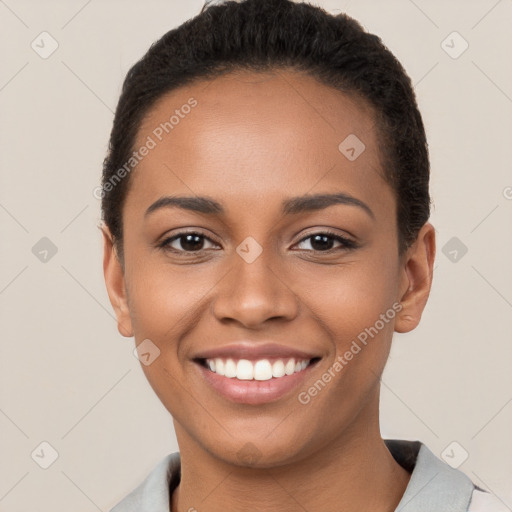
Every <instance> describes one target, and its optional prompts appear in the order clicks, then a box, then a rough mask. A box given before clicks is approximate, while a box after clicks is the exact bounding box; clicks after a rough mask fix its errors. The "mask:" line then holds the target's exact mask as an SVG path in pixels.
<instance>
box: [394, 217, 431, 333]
mask: <svg viewBox="0 0 512 512" xmlns="http://www.w3.org/2000/svg"><path fill="white" fill-rule="evenodd" d="M435 253H436V236H435V229H434V226H432V224H430V223H429V222H427V223H426V224H425V225H424V226H423V227H422V228H421V229H420V231H419V233H418V237H417V239H416V241H415V242H414V244H413V245H412V246H411V247H410V248H409V249H408V250H407V252H406V254H405V256H404V257H403V263H402V265H401V282H400V297H401V299H400V303H401V305H402V309H401V310H400V312H399V313H398V314H397V316H396V321H395V331H396V332H409V331H412V330H413V329H414V328H416V326H417V325H418V324H419V322H420V319H421V315H422V313H423V309H424V308H425V305H426V304H427V299H428V296H429V294H430V288H431V286H432V272H433V266H434V258H435Z"/></svg>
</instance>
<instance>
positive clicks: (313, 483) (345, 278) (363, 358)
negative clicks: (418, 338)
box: [102, 0, 499, 512]
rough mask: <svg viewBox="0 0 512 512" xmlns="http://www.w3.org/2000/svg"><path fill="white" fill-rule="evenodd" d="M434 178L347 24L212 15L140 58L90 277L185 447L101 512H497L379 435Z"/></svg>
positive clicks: (340, 19) (423, 259)
mask: <svg viewBox="0 0 512 512" xmlns="http://www.w3.org/2000/svg"><path fill="white" fill-rule="evenodd" d="M428 183H429V159H428V150H427V143H426V139H425V132H424V127H423V123H422V119H421V116H420V113H419V111H418V108H417V105H416V100H415V96H414V92H413V90H412V87H411V82H410V79H409V78H408V76H407V75H406V73H405V71H404V70H403V68H402V66H401V65H400V63H399V62H398V61H397V60H396V59H395V57H394V56H393V55H392V54H391V53H390V52H389V50H387V48H386V47H385V46H384V45H383V44H382V43H381V41H380V39H379V38H377V37H376V36H375V35H372V34H368V33H366V32H365V31H364V30H363V29H362V27H361V26H360V25H359V24H358V23H357V22H356V21H354V20H353V19H351V18H349V17H347V16H346V15H338V16H332V15H329V14H328V13H326V12H325V11H323V10H321V9H319V8H317V7H313V6H311V5H308V4H302V3H294V2H290V1H288V0H246V1H243V2H239V3H236V2H227V3H225V4H221V5H215V6H209V7H208V8H206V9H204V10H203V12H202V13H201V14H200V15H199V16H197V17H195V18H193V19H192V20H189V21H188V22H186V23H184V24H183V25H181V26H180V27H178V28H177V29H175V30H172V31H170V32H168V33H167V34H165V35H164V36H163V37H162V38H161V39H160V40H159V41H157V42H156V43H155V44H154V45H153V46H152V47H151V48H150V49H149V51H148V52H147V54H146V55H145V56H144V57H143V58H142V59H141V60H140V61H139V62H138V63H137V64H136V65H135V66H134V67H133V68H132V69H131V70H130V71H129V73H128V75H127V77H126V80H125V83H124V86H123V91H122V95H121V98H120V100H119V104H118V107H117V111H116V115H115V119H114V126H113V130H112V134H111V140H110V148H109V153H108V156H107V158H106V160H105V165H104V173H103V184H102V188H103V199H102V209H103V219H104V227H103V233H104V247H105V251H104V272H105V281H106V286H107V290H108V294H109V297H110V300H111V303H112V305H113V307H114V309H115V312H116V315H117V320H118V328H119V331H120V333H121V334H122V335H123V336H127V337H131V336H134V337H135V340H136V343H137V352H138V355H139V359H140V361H141V363H142V368H143V370H144V372H145V374H146V376H147V378H148V380H149V382H150V384H151V386H152V387H153V389H154V391H155V392H156V394H157V395H158V397H159V398H160V400H161V401H162V403H163V404H164V406H165V407H166V408H167V409H168V411H169V412H170V413H171V415H172V417H173V420H174V426H175V430H176V436H177V440H178V444H179V449H180V451H179V453H174V454H171V455H169V456H167V457H166V458H165V459H163V460H162V462H161V463H160V464H159V465H158V466H157V467H156V468H155V469H154V470H153V471H152V473H151V474H150V475H149V476H148V478H147V479H146V480H145V481H144V482H143V483H142V484H141V485H140V486H139V487H138V488H137V489H136V490H135V491H133V492H132V493H131V494H130V495H129V496H127V497H126V498H125V499H124V500H123V501H122V502H121V503H120V504H119V505H117V506H116V507H115V508H114V509H113V510H114V511H115V512H126V511H135V510H137V511H144V512H150V511H151V512H153V511H154V512H157V511H158V512H163V511H172V512H178V511H179V512H182V511H194V510H197V511H199V512H201V511H203V510H204V511H211V512H213V511H220V510H222V511H226V510H228V511H233V510H244V511H256V510H258V511H259V510H276V511H285V510H286V511H289V510H307V511H322V512H329V511H338V510H344V511H356V510H357V511H360V510H370V509H371V510H372V511H374V512H381V511H382V512H384V511H392V510H403V511H411V512H412V511H420V510H421V511H427V510H429V511H430V510H431V511H436V512H439V511H441V510H453V511H466V510H470V511H472V512H475V511H477V510H483V509H482V507H484V508H485V510H487V511H491V510H499V508H498V506H497V505H496V504H495V501H493V498H492V497H490V495H488V494H487V493H484V492H482V491H481V490H478V489H477V488H476V487H475V486H474V485H473V483H472V482H471V481H470V479H469V478H468V477H467V476H465V475H464V474H463V473H462V472H460V471H458V470H455V469H452V468H450V467H449V466H448V465H446V464H444V463H443V462H441V461H440V460H438V459H437V458H436V457H435V456H434V455H433V454H432V453H431V452H430V451H429V450H428V448H427V447H426V446H425V445H423V444H422V443H419V442H406V441H390V440H386V441H384V440H383V439H382V437H381V435H380V430H379V383H380V377H381V374H382V372H383V369H384V366H385V363H386V359H387V357H388V354H389V350H390V345H391V340H392V336H393V332H395V331H396V332H401V333H405V332H409V331H411V330H413V329H414V328H415V327H416V326H417V325H418V323H419V321H420V318H421V314H422V311H423V309H424V307H425V304H426V302H427V299H428V295H429V292H430V288H431V282H432V268H433V262H434V254H435V232H434V228H433V226H432V225H431V224H430V223H429V222H428V219H429V213H430V197H429V191H428Z"/></svg>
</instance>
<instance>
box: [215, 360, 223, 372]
mask: <svg viewBox="0 0 512 512" xmlns="http://www.w3.org/2000/svg"><path fill="white" fill-rule="evenodd" d="M213 371H214V372H215V373H218V374H219V375H224V361H223V360H222V359H220V358H217V359H215V370H213Z"/></svg>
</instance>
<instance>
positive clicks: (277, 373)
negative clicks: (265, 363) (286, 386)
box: [272, 360, 284, 377]
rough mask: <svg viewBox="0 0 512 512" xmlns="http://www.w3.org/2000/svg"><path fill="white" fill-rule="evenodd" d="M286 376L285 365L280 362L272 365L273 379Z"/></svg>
mask: <svg viewBox="0 0 512 512" xmlns="http://www.w3.org/2000/svg"><path fill="white" fill-rule="evenodd" d="M283 375H284V363H283V361H281V360H279V361H276V362H275V363H274V364H273V365H272V377H282V376H283Z"/></svg>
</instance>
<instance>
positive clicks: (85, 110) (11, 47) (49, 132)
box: [0, 0, 512, 512]
mask: <svg viewBox="0 0 512 512" xmlns="http://www.w3.org/2000/svg"><path fill="white" fill-rule="evenodd" d="M384 4H385V6H386V7H385V8H383V5H384ZM319 5H321V6H323V7H325V8H326V9H328V10H330V11H331V12H336V11H345V12H347V13H348V14H350V15H352V16H354V17H356V18H357V19H359V20H360V21H361V22H362V23H363V24H364V26H365V27H366V28H367V29H369V30H370V31H372V32H375V33H377V34H378V35H379V36H381V37H382V39H383V40H384V42H385V43H386V44H387V45H388V46H389V48H390V49H391V50H392V51H393V52H394V53H395V55H396V56H397V57H398V58H399V59H400V60H401V61H402V63H403V64H404V66H405V67H406V69H407V71H408V72H409V74H410V76H411V77H412V80H413V82H414V83H415V84H416V91H417V95H418V100H419V104H420V109H421V111H422V113H423V116H424V120H425V123H426V128H427V131H428V137H429V143H430V150H431V161H432V194H433V197H434V200H435V209H434V212H433V216H432V222H433V223H434V225H435V226H436V228H437V232H438V255H437V262H436V270H435V278H434V285H433V291H432V295H431V299H430V302H429V304H428V306H427V309H426V311H425V314H424V317H423V320H422V323H421V326H420V327H419V328H418V329H416V330H415V331H414V332H412V333H410V334H408V335H397V336H396V337H395V342H394V347H393V350H392V354H391V357H390V360H389V364H388V366H387V368H386V371H385V374H384V377H383V382H384V384H383V392H382V432H383V435H384V436H385V437H396V438H408V439H420V440H422V441H423V442H425V443H426V444H427V445H428V446H429V447H430V448H431V449H432V450H433V451H434V452H435V453H436V454H437V455H438V456H441V453H442V452H443V450H444V449H445V448H446V447H447V446H448V445H450V443H452V442H453V441H456V442H457V443H459V445H460V446H459V445H456V446H455V449H454V451H453V452H451V451H450V450H451V449H449V450H448V453H450V454H451V455H452V458H454V457H455V458H457V457H458V458H461V457H462V455H463V452H462V450H466V451H467V452H468V453H469V457H468V459H467V460H466V461H465V462H464V463H463V464H462V465H461V466H460V469H461V470H463V471H465V472H466V473H467V474H468V475H469V476H470V477H471V478H472V479H473V480H474V481H475V482H476V483H478V484H480V485H481V486H483V487H487V488H491V489H492V490H493V491H494V492H495V493H496V494H497V495H498V496H499V497H500V498H501V500H502V501H503V502H504V503H505V504H507V506H508V507H509V508H510V509H511V510H512V490H511V487H512V486H511V481H512V440H511V435H510V432H512V385H511V384H512V372H511V371H510V366H511V361H512V344H511V343H510V341H511V335H510V332H511V327H512V272H511V265H510V262H511V261H512V240H511V236H510V234H511V232H512V230H511V228H512V222H511V220H512V173H511V162H512V149H511V147H512V144H511V142H512V138H511V136H512V115H511V114H512V68H511V66H510V49H511V44H512V31H511V30H510V27H511V23H512V1H511V0H501V1H496V0H478V1H467V0H465V1H463V0H460V1H449V2H447V1H445V0H436V1H432V0H431V1H426V0H415V1H412V0H396V1H386V2H380V1H377V0H364V1H361V0H358V1H355V0H354V1H342V0H324V1H321V2H319ZM201 6H202V2H201V1H200V0H193V1H190V2H178V1H177V0H165V1H157V0H146V1H143V2H142V1H140V2H139V1H133V0H132V1H120V0H118V1H100V0H92V1H89V2H87V1H86V0H72V1H64V0H62V1H46V2H37V1H35V0H33V1H28V0H5V1H0V41H1V50H0V52H1V54H0V59H1V63H2V65H1V68H0V108H1V117H0V140H1V149H0V168H1V183H0V185H1V186H0V194H1V195H0V236H1V243H0V257H1V268H0V308H1V309H0V310H1V317H0V321H1V326H2V340H1V347H2V352H1V358H0V365H1V366H0V381H1V391H0V429H1V436H0V449H1V452H0V456H1V461H2V464H1V477H0V510H1V511H3V512H15V511H29V510H30V511H32V510H37V511H38V512H50V511H51V512H61V511H62V512H64V511H66V512H67V511H69V510H73V511H75V512H80V511H82V512H94V511H97V510H101V511H107V510H109V508H110V507H112V506H113V505H114V504H115V503H116V502H117V501H118V500H120V499H121V498H122V497H123V496H125V495H126V494H127V493H128V491H129V490H131V489H132V488H133V487H134V486H135V485H137V484H138V483H139V482H140V481H141V480H142V479H143V478H144V477H145V476H146V474H147V473H148V472H149V471H150V470H151V469H152V468H153V466H154V465H155V464H156V463H157V462H158V461H159V460H160V459H161V458H162V457H163V456H164V455H165V454H167V453H169V452H172V451H175V450H176V449H177V445H176V441H175V436H174V432H173V428H172V422H171V418H170V416H169V415H168V413H167V412H166V411H165V409H164V408H163V406H162V405H161V404H160V402H159V401H158V399H157V398H156V396H154V394H153V392H152V390H151V389H150V387H149V385H148V384H147V382H146V380H145V378H144V376H143V373H142V371H141V369H140V366H139V362H138V361H137V360H136V359H135V357H134V356H133V354H132V350H133V346H134V343H133V339H125V338H122V337H121V336H120V335H119V334H118V332H117V328H116V323H115V321H114V317H113V312H112V309H111V306H110V303H109V301H108V297H107V294H106V291H105V287H104V282H103V275H102V267H101V265H102V261H101V238H100V232H99V230H98V229H97V227H96V226H97V223H98V221H99V218H100V216H99V215H100V214H99V201H98V200H97V199H95V198H94V196H93V189H94V188H95V187H96V186H97V185H98V184H99V179H100V170H101V164H102V160H103V157H104V155H105V150H106V145H107V140H108V135H109V132H110V128H111V122H112V117H113V115H112V111H113V109H114V108H115V105H116V101H117V98H118V94H119V92H120V87H121V83H122V79H123V78H124V75H125V73H126V72H127V70H128V68H129V66H130V65H131V64H133V63H134V62H135V61H136V60H137V59H138V58H139V57H140V56H141V55H142V53H143V52H145V51H146V49H147V48H148V47H149V45H150V43H152V42H153V41H154V40H155V39H157V38H159V37H160V36H161V35H163V34H164V33H165V32H166V31H167V30H169V29H171V28H173V27H175V26H177V25H178V24H180V23H181V22H183V21H185V20H186V19H188V18H189V17H191V16H192V15H195V14H197V13H198V12H199V10H200V8H201ZM43 31H47V32H49V34H51V37H53V38H54V39H55V40H56V41H57V42H58V45H59V46H58V48H57V50H56V51H55V52H54V53H53V54H52V55H51V56H49V57H48V58H46V59H43V58H41V57H40V56H39V54H38V53H36V52H35V51H34V50H33V49H32V48H31V43H32V41H34V40H35V41H36V43H37V44H39V46H40V47H41V46H42V45H43V44H44V48H45V49H46V50H48V49H50V48H51V46H50V45H51V40H50V39H45V42H44V43H41V37H48V36H39V34H40V33H41V32H43ZM453 31H457V32H458V33H459V34H460V35H461V36H462V37H463V38H464V40H466V41H467V42H468V43H469V47H468V49H467V50H466V51H465V52H464V53H463V54H462V55H460V56H459V57H458V58H456V59H454V58H452V57H450V56H449V55H448V54H447V53H446V52H445V50H444V49H443V47H442V46H441V43H442V41H443V40H445V38H446V37H447V36H448V35H449V34H451V33H452V32H453ZM38 41H39V43H38ZM452 41H453V42H452ZM445 44H448V45H449V46H452V47H453V48H452V49H451V50H450V51H452V53H453V52H454V51H457V50H459V49H461V48H462V46H461V45H462V44H463V41H462V40H461V39H457V36H455V39H453V36H452V38H451V39H448V40H447V43H445ZM41 50H42V48H41V49H40V51H41ZM507 187H508V188H507ZM43 237H47V238H49V239H50V240H51V241H52V243H53V244H54V245H55V246H56V248H57V253H56V254H55V255H53V257H50V256H51V253H49V254H48V256H47V261H46V262H43V261H40V259H39V258H38V257H36V255H34V254H33V252H32V248H33V247H34V246H35V245H36V243H38V241H39V240H40V239H41V238H43ZM452 237H457V239H458V240H459V242H456V243H459V245H460V243H463V244H464V245H465V246H466V247H467V253H466V254H465V255H464V256H463V257H460V254H461V252H460V250H459V252H458V254H459V260H458V261H456V262H453V261H451V259H450V258H452V257H453V253H452V255H450V251H452V250H453V247H452V246H450V245H448V247H447V248H446V249H445V252H446V253H447V255H445V254H444V253H443V247H444V246H445V245H446V244H447V243H448V242H449V240H450V239H452ZM451 243H454V242H453V241H452V242H451ZM36 247H38V246H36ZM36 252H37V251H36ZM43 441H46V442H47V443H49V444H50V445H51V446H52V447H53V449H54V450H56V452H57V453H58V458H57V459H56V461H55V462H54V463H53V464H52V465H50V466H49V467H48V469H42V468H41V467H40V464H43V465H44V464H45V463H48V462H51V455H52V452H51V448H49V447H48V446H45V445H43V446H42V447H41V446H40V443H41V442H43ZM452 448H453V446H452ZM34 451H35V455H34V457H33V458H32V457H31V453H33V452H34Z"/></svg>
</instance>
